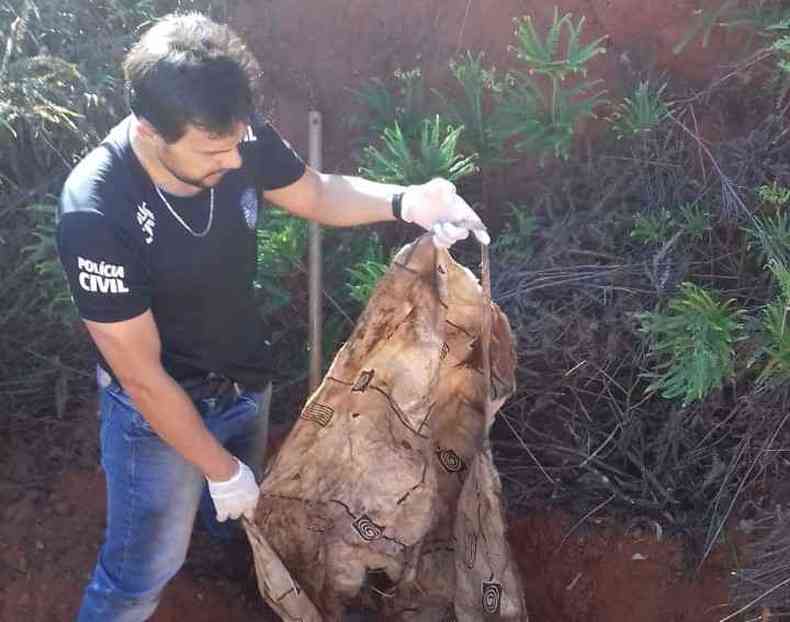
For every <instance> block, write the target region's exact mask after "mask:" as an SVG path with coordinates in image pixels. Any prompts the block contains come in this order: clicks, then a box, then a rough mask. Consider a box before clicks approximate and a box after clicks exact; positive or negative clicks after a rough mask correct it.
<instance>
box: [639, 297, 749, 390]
mask: <svg viewBox="0 0 790 622" xmlns="http://www.w3.org/2000/svg"><path fill="white" fill-rule="evenodd" d="M732 303H733V301H732V300H728V301H727V302H724V303H722V302H719V301H718V300H716V298H714V296H713V295H712V294H710V293H709V292H707V291H705V290H704V289H702V288H701V287H698V286H697V285H694V284H693V283H683V284H682V285H681V292H680V295H678V296H677V297H676V298H674V299H672V300H671V301H670V303H669V306H668V309H667V310H666V311H663V312H662V311H654V312H647V313H641V314H638V318H639V320H640V321H641V331H642V332H643V333H645V334H646V335H648V336H649V337H650V339H651V341H652V343H653V352H654V354H655V356H656V358H658V359H659V362H658V371H657V372H653V373H651V374H650V376H651V377H652V383H651V385H650V387H649V388H648V391H651V392H652V391H655V392H658V393H660V394H661V396H662V397H664V398H666V399H674V398H681V399H682V400H683V403H684V404H685V405H687V404H690V403H691V402H693V401H695V400H701V399H703V398H704V397H706V396H707V395H708V394H709V393H710V392H711V391H712V390H714V389H717V388H719V387H720V386H721V385H722V383H723V382H724V381H725V380H726V379H727V378H729V377H730V376H731V375H732V373H733V370H734V346H735V342H736V341H738V340H739V339H740V338H741V328H742V324H741V320H740V317H741V315H742V312H741V311H733V310H732V308H731V307H732Z"/></svg>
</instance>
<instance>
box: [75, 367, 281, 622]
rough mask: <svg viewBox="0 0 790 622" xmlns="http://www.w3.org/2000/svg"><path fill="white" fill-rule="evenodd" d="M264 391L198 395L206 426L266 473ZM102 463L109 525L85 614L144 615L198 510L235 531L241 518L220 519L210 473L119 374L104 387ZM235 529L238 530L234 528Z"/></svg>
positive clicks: (122, 620) (113, 620) (91, 618)
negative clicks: (155, 424) (160, 432)
mask: <svg viewBox="0 0 790 622" xmlns="http://www.w3.org/2000/svg"><path fill="white" fill-rule="evenodd" d="M260 398H261V395H260V394H256V393H249V392H245V393H242V394H241V395H240V396H239V397H238V398H237V399H236V400H235V401H234V402H233V403H231V404H228V405H224V407H223V406H220V405H218V404H217V401H216V400H213V399H205V400H201V401H198V402H197V403H196V406H197V409H198V411H199V412H200V414H201V416H202V418H203V421H204V423H205V424H206V427H207V428H208V429H209V430H210V431H211V432H212V433H213V434H214V436H215V437H216V438H217V439H218V440H219V441H220V442H221V443H222V444H223V445H224V446H225V447H226V448H227V449H228V450H229V451H230V452H231V453H233V454H234V455H235V456H237V457H238V458H239V459H240V460H242V461H243V462H245V463H246V464H248V465H249V466H250V468H251V469H253V471H255V472H256V476H257V477H258V479H259V481H260V475H261V473H262V470H263V469H262V462H263V454H264V451H265V449H266V446H265V445H266V431H267V427H268V418H269V413H268V412H263V407H261V406H260V405H261V404H262V400H261V399H260ZM99 409H100V416H101V463H102V467H103V468H104V472H105V475H106V478H107V530H106V533H105V541H104V544H103V545H102V547H101V550H100V552H99V559H98V561H97V563H96V567H95V568H94V571H93V576H92V578H91V581H90V583H89V584H88V586H87V587H86V588H85V592H84V594H83V600H82V606H81V608H80V612H79V615H78V617H77V620H78V622H99V621H101V622H142V621H143V620H147V619H148V618H149V617H150V616H151V615H152V614H153V612H154V610H155V609H156V606H157V604H158V603H159V598H160V596H161V593H162V590H163V588H164V587H165V585H166V584H167V582H168V581H169V580H170V579H171V578H172V577H173V576H174V575H175V574H176V572H178V570H179V568H181V566H182V564H183V563H184V560H185V559H186V553H187V548H188V546H189V540H190V537H191V535H192V527H193V525H194V522H195V517H196V515H198V513H199V514H200V515H201V521H202V522H203V523H204V524H205V526H206V527H207V528H208V530H209V532H210V533H212V534H213V535H217V536H219V537H220V538H225V539H230V538H233V537H234V535H238V534H239V533H240V532H241V530H240V528H239V526H238V522H237V521H227V522H226V523H217V521H216V518H215V511H214V504H213V503H212V501H211V497H210V496H209V495H208V490H207V486H206V481H205V478H204V476H203V474H202V473H201V472H200V470H198V468H197V467H195V466H194V465H193V464H192V463H190V462H188V461H187V460H186V459H184V458H183V457H182V456H181V454H179V453H178V452H177V451H176V450H175V449H173V448H172V447H171V446H170V445H168V444H167V443H165V442H164V441H163V440H161V439H160V438H159V437H158V436H157V435H156V433H155V432H154V431H153V430H152V429H151V426H150V425H149V424H148V422H147V421H146V420H145V419H144V418H143V416H142V415H141V414H140V413H139V412H138V411H137V410H136V409H135V407H134V405H133V403H132V401H131V399H130V398H129V396H128V395H127V394H126V393H125V392H124V391H123V389H121V387H120V386H119V385H118V384H117V383H115V382H113V383H111V384H110V385H109V386H107V387H105V388H103V389H101V393H100V406H99ZM234 532H235V534H234Z"/></svg>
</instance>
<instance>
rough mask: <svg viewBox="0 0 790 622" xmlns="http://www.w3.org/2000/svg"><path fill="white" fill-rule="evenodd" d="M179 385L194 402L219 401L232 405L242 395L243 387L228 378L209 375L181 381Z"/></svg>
mask: <svg viewBox="0 0 790 622" xmlns="http://www.w3.org/2000/svg"><path fill="white" fill-rule="evenodd" d="M178 384H180V385H181V387H182V388H183V389H184V391H186V393H187V395H189V397H190V398H191V399H192V401H193V402H198V401H200V400H209V399H213V400H217V401H219V402H228V403H231V402H233V401H235V400H236V398H237V397H238V396H239V395H240V394H241V391H242V389H241V387H240V386H239V385H238V383H236V382H234V381H233V380H231V379H230V378H228V377H227V376H222V375H220V374H214V373H209V374H207V375H205V376H198V377H196V378H186V379H184V380H179V381H178Z"/></svg>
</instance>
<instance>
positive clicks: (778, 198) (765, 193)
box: [757, 180, 790, 208]
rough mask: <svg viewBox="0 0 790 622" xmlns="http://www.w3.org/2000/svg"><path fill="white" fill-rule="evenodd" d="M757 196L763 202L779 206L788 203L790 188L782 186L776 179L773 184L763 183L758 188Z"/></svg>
mask: <svg viewBox="0 0 790 622" xmlns="http://www.w3.org/2000/svg"><path fill="white" fill-rule="evenodd" d="M757 196H758V197H760V200H761V201H762V202H763V203H767V204H768V205H771V206H773V207H774V208H778V207H782V206H783V205H787V202H788V201H790V188H785V187H784V186H780V185H779V184H778V183H777V182H776V181H775V180H774V182H773V183H771V184H763V185H762V186H760V187H759V188H757Z"/></svg>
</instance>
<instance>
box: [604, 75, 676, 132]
mask: <svg viewBox="0 0 790 622" xmlns="http://www.w3.org/2000/svg"><path fill="white" fill-rule="evenodd" d="M666 88H667V83H666V82H665V83H664V84H662V85H660V86H659V87H654V86H652V85H651V84H650V82H649V81H647V80H645V81H643V82H640V83H639V84H638V85H637V86H636V88H635V89H634V92H633V94H632V95H630V96H629V97H626V98H624V99H623V101H622V102H620V104H618V105H617V107H616V108H615V111H614V113H613V114H612V118H611V123H612V130H613V131H614V133H615V135H616V136H617V138H618V140H622V139H624V138H633V137H637V136H644V135H645V134H648V133H650V132H652V131H653V130H655V129H656V128H657V127H658V126H659V125H661V123H662V122H663V121H664V120H665V119H667V118H668V117H669V115H670V106H669V104H668V103H667V102H666V101H665V100H664V91H665V90H666Z"/></svg>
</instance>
